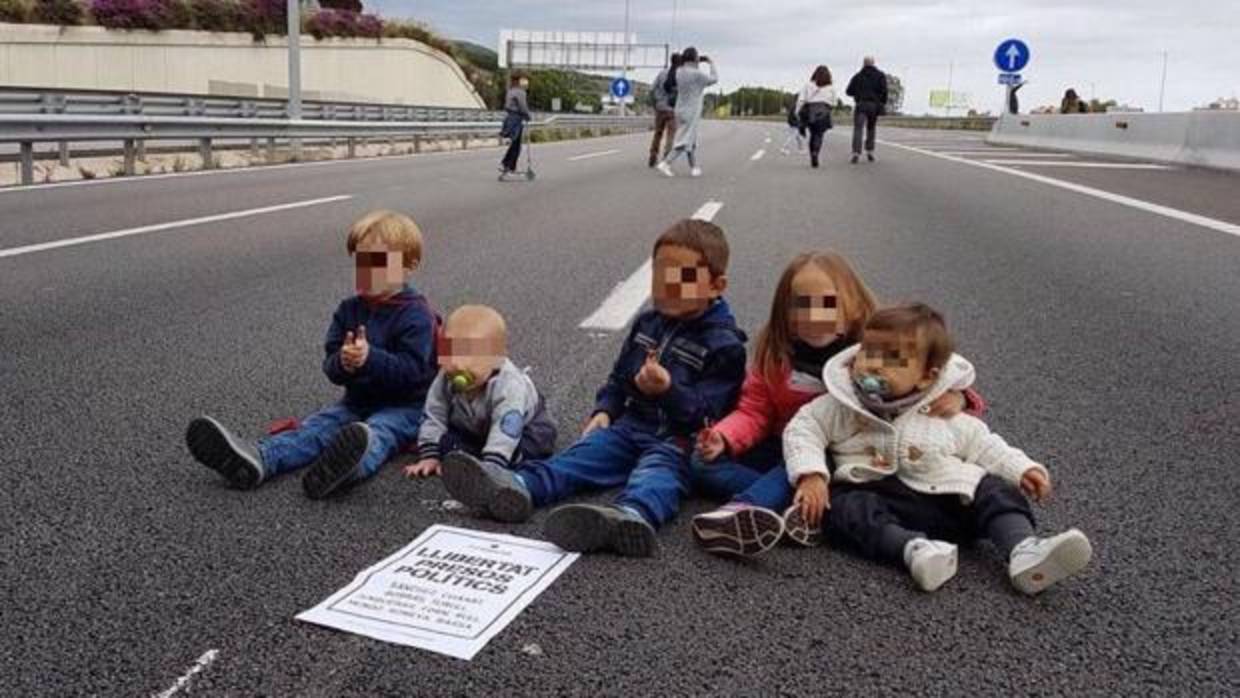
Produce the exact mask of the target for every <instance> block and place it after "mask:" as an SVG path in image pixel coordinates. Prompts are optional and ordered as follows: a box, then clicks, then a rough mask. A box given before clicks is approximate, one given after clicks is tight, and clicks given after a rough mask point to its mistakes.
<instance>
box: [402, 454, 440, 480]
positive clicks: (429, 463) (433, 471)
mask: <svg viewBox="0 0 1240 698" xmlns="http://www.w3.org/2000/svg"><path fill="white" fill-rule="evenodd" d="M440 472H441V469H440V464H439V459H438V458H423V459H422V460H420V461H418V462H417V463H414V464H413V465H408V466H405V477H408V478H415V477H432V476H434V475H438V474H439V473H440Z"/></svg>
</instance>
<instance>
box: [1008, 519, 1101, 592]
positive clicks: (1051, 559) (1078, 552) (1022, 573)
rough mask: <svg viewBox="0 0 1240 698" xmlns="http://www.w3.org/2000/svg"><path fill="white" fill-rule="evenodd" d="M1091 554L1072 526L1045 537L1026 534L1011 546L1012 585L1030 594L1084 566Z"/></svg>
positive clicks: (1082, 538) (1090, 548) (1010, 568)
mask: <svg viewBox="0 0 1240 698" xmlns="http://www.w3.org/2000/svg"><path fill="white" fill-rule="evenodd" d="M1091 557H1093V547H1092V546H1091V545H1090V544H1089V539H1088V538H1086V537H1085V534H1084V533H1081V532H1080V531H1078V530H1077V529H1075V528H1072V529H1068V530H1067V531H1064V532H1063V533H1060V534H1059V535H1057V536H1051V537H1049V538H1034V537H1030V538H1026V539H1025V540H1023V541H1021V542H1020V543H1018V544H1017V545H1016V547H1015V548H1013V549H1012V556H1011V558H1009V561H1008V576H1010V577H1011V578H1012V585H1013V586H1015V587H1016V588H1017V589H1020V590H1021V591H1022V592H1024V593H1026V594H1029V595H1030V596H1033V595H1034V594H1038V593H1041V592H1042V591H1043V590H1045V589H1046V588H1047V587H1049V586H1050V585H1052V584H1054V583H1056V582H1059V581H1061V580H1064V579H1067V578H1068V577H1071V576H1072V575H1074V574H1076V573H1077V572H1080V571H1081V570H1083V569H1085V566H1086V565H1088V564H1089V559H1090V558H1091Z"/></svg>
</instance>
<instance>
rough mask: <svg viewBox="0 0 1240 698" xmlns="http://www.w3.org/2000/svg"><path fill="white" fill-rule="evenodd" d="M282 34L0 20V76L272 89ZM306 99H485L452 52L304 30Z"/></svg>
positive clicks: (36, 81) (168, 88)
mask: <svg viewBox="0 0 1240 698" xmlns="http://www.w3.org/2000/svg"><path fill="white" fill-rule="evenodd" d="M287 56H288V44H287V43H286V41H285V39H284V37H282V36H280V37H275V36H271V37H267V38H266V39H264V40H263V41H254V39H253V38H251V37H250V35H249V34H238V33H223V32H220V33H215V32H200V31H161V32H146V31H118V30H112V29H104V28H103V27H55V26H48V25H39V24H29V25H26V24H0V85H11V86H29V87H42V88H78V89H88V90H133V91H136V92H176V93H183V94H217V95H229V96H234V97H273V98H280V99H283V98H284V97H285V96H286V95H287V93H288V58H287ZM301 75H302V78H301V79H302V96H303V97H304V98H306V99H321V100H336V101H347V102H376V103H388V104H419V105H424V106H437V107H460V108H467V109H480V108H485V106H486V105H485V104H484V103H483V101H482V99H481V98H480V97H479V96H478V94H477V92H475V91H474V89H473V86H472V85H470V83H469V79H468V78H467V77H466V76H465V73H464V72H462V70H461V67H460V66H459V65H457V63H456V61H455V60H454V59H453V58H452V57H451V56H449V55H447V54H445V53H443V52H442V51H438V50H436V49H434V48H432V47H430V46H427V45H426V44H423V43H421V42H417V41H411V40H409V39H383V40H382V41H376V40H374V39H326V40H323V41H315V40H314V39H313V38H312V37H309V36H303V37H302V42H301Z"/></svg>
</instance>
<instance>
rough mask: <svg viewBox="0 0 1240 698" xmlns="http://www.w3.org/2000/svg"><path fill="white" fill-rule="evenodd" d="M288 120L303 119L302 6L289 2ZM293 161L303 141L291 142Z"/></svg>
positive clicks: (298, 157) (296, 0) (298, 139)
mask: <svg viewBox="0 0 1240 698" xmlns="http://www.w3.org/2000/svg"><path fill="white" fill-rule="evenodd" d="M287 34H288V118H289V119H290V120H297V119H300V118H301V4H300V2H299V0H288V31H287ZM289 148H290V149H291V150H292V157H293V159H295V160H296V159H300V158H301V139H300V138H294V139H293V140H291V141H290V142H289Z"/></svg>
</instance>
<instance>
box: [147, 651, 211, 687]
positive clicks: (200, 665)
mask: <svg viewBox="0 0 1240 698" xmlns="http://www.w3.org/2000/svg"><path fill="white" fill-rule="evenodd" d="M219 655H220V651H219V650H207V651H206V652H203V653H202V656H201V657H199V658H198V661H196V662H194V666H192V667H190V668H189V671H187V672H185V673H184V674H182V675H181V677H180V678H178V679H177V680H176V682H175V683H173V684H172V686H171V687H169V688H168V689H167V690H165V691H164V692H163V693H160V694H158V695H156V696H155V698H172V696H174V695H176V693H177V691H180V690H181V689H183V688H185V687H186V686H188V685H189V682H190V679H192V678H194V674H197V673H198V672H200V671H202V670H203V669H206V668H207V667H209V666H211V663H212V662H214V661H215V658H216V657H218V656H219Z"/></svg>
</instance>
